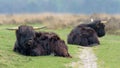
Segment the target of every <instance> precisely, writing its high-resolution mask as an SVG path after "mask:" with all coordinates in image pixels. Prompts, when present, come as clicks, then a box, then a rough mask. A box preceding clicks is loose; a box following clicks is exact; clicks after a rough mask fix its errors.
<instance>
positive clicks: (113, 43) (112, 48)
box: [94, 35, 120, 68]
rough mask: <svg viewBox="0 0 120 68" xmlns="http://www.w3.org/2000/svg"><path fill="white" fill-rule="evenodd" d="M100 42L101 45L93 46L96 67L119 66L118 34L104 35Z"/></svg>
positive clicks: (111, 67) (119, 47) (119, 67)
mask: <svg viewBox="0 0 120 68" xmlns="http://www.w3.org/2000/svg"><path fill="white" fill-rule="evenodd" d="M100 42H101V45H100V46H98V47H95V48H94V50H95V53H96V55H97V57H98V66H99V67H98V68H120V53H119V52H120V36H115V35H106V36H105V37H103V38H101V39H100Z"/></svg>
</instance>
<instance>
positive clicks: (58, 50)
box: [36, 32, 71, 57]
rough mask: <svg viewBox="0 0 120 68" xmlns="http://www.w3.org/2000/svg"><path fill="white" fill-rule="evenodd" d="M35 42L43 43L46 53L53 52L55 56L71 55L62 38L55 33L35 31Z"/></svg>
mask: <svg viewBox="0 0 120 68" xmlns="http://www.w3.org/2000/svg"><path fill="white" fill-rule="evenodd" d="M36 36H37V39H36V40H37V42H38V43H40V44H43V47H44V49H45V50H46V51H47V54H51V53H54V55H55V56H62V57H71V56H70V54H69V53H68V48H67V46H66V44H65V42H64V41H63V40H61V39H60V37H59V36H58V35H57V34H55V33H52V32H51V33H49V32H36Z"/></svg>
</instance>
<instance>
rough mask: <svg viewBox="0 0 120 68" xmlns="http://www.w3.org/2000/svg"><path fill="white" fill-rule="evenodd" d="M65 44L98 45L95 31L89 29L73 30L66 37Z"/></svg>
mask: <svg viewBox="0 0 120 68" xmlns="http://www.w3.org/2000/svg"><path fill="white" fill-rule="evenodd" d="M67 42H68V43H69V44H76V45H81V46H90V45H93V44H99V40H98V38H97V34H96V32H95V30H94V29H92V28H90V27H79V28H77V27H76V28H74V29H73V30H72V31H71V33H70V34H69V35H68V39H67Z"/></svg>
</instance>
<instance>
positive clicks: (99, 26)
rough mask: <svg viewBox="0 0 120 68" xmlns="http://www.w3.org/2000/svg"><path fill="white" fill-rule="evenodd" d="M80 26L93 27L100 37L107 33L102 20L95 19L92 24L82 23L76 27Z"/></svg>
mask: <svg viewBox="0 0 120 68" xmlns="http://www.w3.org/2000/svg"><path fill="white" fill-rule="evenodd" d="M80 27H90V28H93V29H94V30H95V31H96V33H97V35H98V37H102V36H104V35H105V25H104V23H101V20H95V21H93V22H91V23H90V24H80V25H78V26H77V27H76V28H80Z"/></svg>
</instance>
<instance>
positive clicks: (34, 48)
mask: <svg viewBox="0 0 120 68" xmlns="http://www.w3.org/2000/svg"><path fill="white" fill-rule="evenodd" d="M13 50H14V51H15V52H18V53H20V54H23V55H26V56H40V55H50V54H51V53H54V55H55V56H62V57H71V56H70V55H69V53H68V49H67V46H66V44H65V42H64V41H63V40H61V39H60V38H59V36H58V35H57V34H55V33H52V32H51V33H49V32H35V31H34V29H33V27H31V26H26V25H22V26H19V28H18V30H16V42H15V46H14V49H13Z"/></svg>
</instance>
